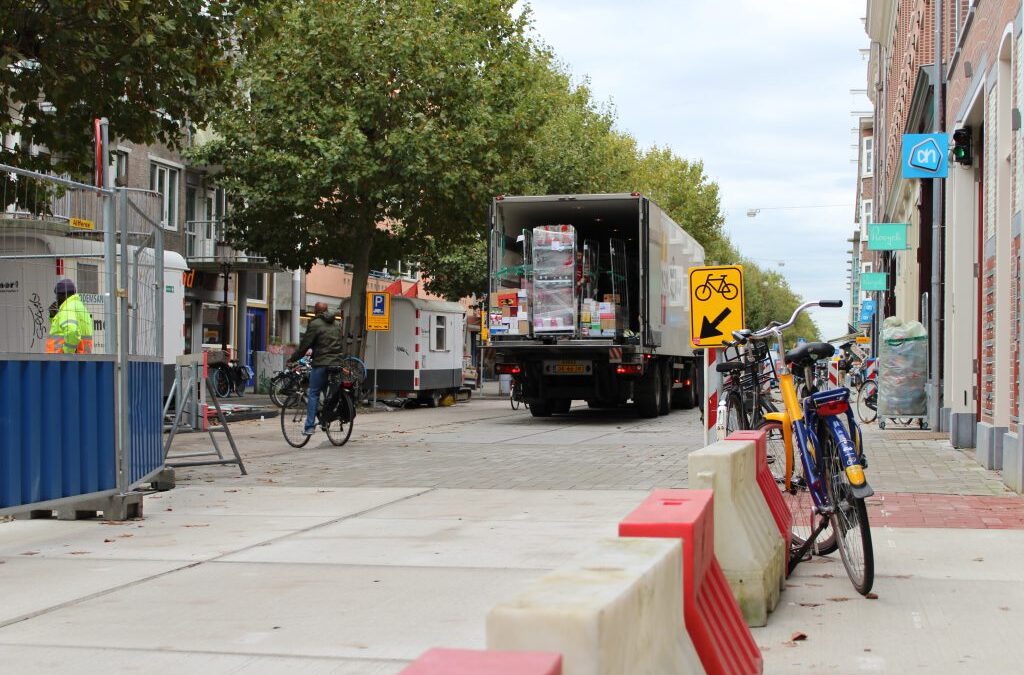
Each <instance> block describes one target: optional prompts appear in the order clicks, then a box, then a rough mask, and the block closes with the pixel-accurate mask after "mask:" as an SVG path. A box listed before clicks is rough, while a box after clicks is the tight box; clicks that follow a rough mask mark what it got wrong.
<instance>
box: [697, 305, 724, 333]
mask: <svg viewBox="0 0 1024 675" xmlns="http://www.w3.org/2000/svg"><path fill="white" fill-rule="evenodd" d="M730 314H732V308H731V307H726V308H725V309H723V310H722V312H721V313H720V314H719V315H718V316H716V317H715V320H714V321H708V318H707V317H706V316H705V317H703V318H702V319H701V323H700V339H701V340H704V339H705V338H713V337H718V336H719V335H721V334H722V331H720V330H718V325H719V324H720V323H722V322H723V321H725V317H727V316H729V315H730Z"/></svg>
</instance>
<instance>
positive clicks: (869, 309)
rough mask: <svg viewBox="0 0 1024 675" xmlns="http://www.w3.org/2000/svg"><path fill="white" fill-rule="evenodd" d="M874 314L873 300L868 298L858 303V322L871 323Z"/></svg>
mask: <svg viewBox="0 0 1024 675" xmlns="http://www.w3.org/2000/svg"><path fill="white" fill-rule="evenodd" d="M874 315H875V301H874V300H871V299H868V300H865V301H864V302H862V303H860V322H861V323H871V317H873V316H874Z"/></svg>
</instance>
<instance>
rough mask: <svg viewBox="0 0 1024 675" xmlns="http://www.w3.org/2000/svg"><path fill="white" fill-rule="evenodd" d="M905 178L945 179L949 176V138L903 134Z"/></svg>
mask: <svg viewBox="0 0 1024 675" xmlns="http://www.w3.org/2000/svg"><path fill="white" fill-rule="evenodd" d="M901 167H902V170H903V171H902V172H903V177H904V178H945V177H946V176H947V175H948V174H949V136H948V135H946V134H903V162H902V163H901Z"/></svg>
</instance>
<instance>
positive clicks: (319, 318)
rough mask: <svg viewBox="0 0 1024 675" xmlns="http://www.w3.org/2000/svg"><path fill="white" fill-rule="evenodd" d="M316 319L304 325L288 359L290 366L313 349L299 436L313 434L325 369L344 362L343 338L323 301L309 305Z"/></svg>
mask: <svg viewBox="0 0 1024 675" xmlns="http://www.w3.org/2000/svg"><path fill="white" fill-rule="evenodd" d="M313 312H314V313H315V314H316V316H315V317H314V318H313V319H312V320H310V322H309V324H308V325H307V326H306V332H305V333H303V335H302V340H301V341H300V342H299V346H298V347H296V349H295V352H294V353H293V354H292V355H291V358H289V359H288V363H294V362H295V361H298V360H299V359H300V358H302V357H303V356H305V355H306V352H307V351H309V350H310V349H312V350H313V364H312V365H313V370H312V372H310V374H309V402H308V403H307V405H306V426H305V428H304V429H303V433H304V434H306V435H307V436H312V435H313V432H314V431H316V408H317V403H318V402H319V400H320V392H321V391H323V388H324V386H326V384H327V368H328V367H329V366H340V365H342V364H343V363H344V362H345V361H344V359H345V339H344V335H343V333H342V329H341V322H340V321H338V320H337V319H336V318H335V315H334V312H330V311H328V310H327V303H326V302H318V303H316V305H314V306H313Z"/></svg>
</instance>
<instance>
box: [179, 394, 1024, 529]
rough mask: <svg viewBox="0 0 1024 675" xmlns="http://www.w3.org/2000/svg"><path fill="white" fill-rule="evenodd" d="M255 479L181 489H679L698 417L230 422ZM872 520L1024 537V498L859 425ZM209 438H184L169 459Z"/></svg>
mask: <svg viewBox="0 0 1024 675" xmlns="http://www.w3.org/2000/svg"><path fill="white" fill-rule="evenodd" d="M232 428H233V430H234V433H235V436H236V438H237V439H238V442H239V446H240V448H241V451H242V455H243V457H244V459H245V461H246V464H247V467H248V468H249V471H250V475H249V476H247V477H239V476H238V472H237V470H236V469H234V467H202V468H196V469H187V470H180V472H179V482H182V483H184V484H188V483H193V484H195V483H204V482H217V483H224V482H229V483H241V484H254V485H281V486H302V487H305V486H320V487H424V488H455V489H502V488H511V489H536V490H562V489H576V490H588V489H589V490H650V489H653V488H655V487H685V486H686V485H687V464H688V461H687V457H688V455H689V453H690V452H692V451H694V450H696V449H698V448H700V447H701V445H702V432H701V423H700V415H699V413H698V412H697V411H673V412H672V414H671V415H669V416H668V417H659V418H657V419H653V420H642V419H638V418H637V417H636V416H635V414H634V413H633V412H632V411H630V410H621V411H591V410H589V409H587V408H586V407H585V406H583V405H579V404H578V405H577V406H576V407H575V408H574V409H573V411H572V413H571V414H570V415H568V416H564V417H553V418H550V419H535V418H533V417H531V416H530V414H529V412H527V411H524V410H522V409H520V410H519V411H513V410H511V409H510V408H509V406H508V403H507V401H505V400H503V399H497V398H490V399H479V398H477V399H474V400H473V401H471V402H469V403H462V404H459V405H457V406H455V407H452V408H441V409H435V410H430V409H424V408H421V409H416V410H401V411H394V412H374V413H370V414H363V415H360V416H359V417H357V418H356V428H355V431H354V432H353V437H352V440H351V441H350V442H349V444H348V445H346V446H344V447H342V448H334V447H332V446H331V445H330V444H329V443H327V442H326V439H324V438H323V437H322V436H317V437H314V439H313V441H312V442H311V443H310V445H309V446H307V447H306V448H303V449H301V450H295V449H292V448H290V447H288V446H287V445H286V444H285V443H284V441H283V440H282V438H281V432H280V427H279V425H278V420H276V419H267V420H264V421H262V422H261V421H250V422H240V423H237V424H234V425H233V427H232ZM864 435H865V442H866V447H867V452H868V457H869V460H870V465H869V467H868V470H867V475H868V479H869V480H870V481H871V484H872V486H873V487H874V488H875V491H876V493H877V495H876V497H875V498H874V499H872V500H871V502H870V509H871V518H872V523H873V524H874V525H876V526H879V527H882V526H890V527H951V528H978V529H996V528H1002V529H1024V498H1022V497H1020V496H1019V495H1016V494H1014V493H1013V492H1011V491H1010V490H1008V489H1007V488H1006V487H1005V486H1004V485H1003V483H1002V481H1001V479H1000V476H999V474H998V472H995V471H988V470H986V469H984V468H982V467H981V466H980V465H979V464H978V463H977V462H975V461H974V459H973V457H971V456H970V455H969V454H968V453H965V452H962V451H960V450H956V449H954V448H953V447H951V446H950V445H949V443H948V441H947V440H946V438H945V436H944V435H942V434H936V433H934V432H925V431H916V430H910V429H898V428H897V429H887V430H884V431H882V430H879V429H878V428H877V426H875V425H870V426H867V427H866V428H865V429H864ZM204 445H205V446H208V445H209V442H208V441H207V440H206V438H205V436H199V435H189V436H182V437H180V439H179V441H178V442H176V449H175V452H185V451H187V450H190V449H191V450H194V449H197V448H200V447H203V446H204Z"/></svg>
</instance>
